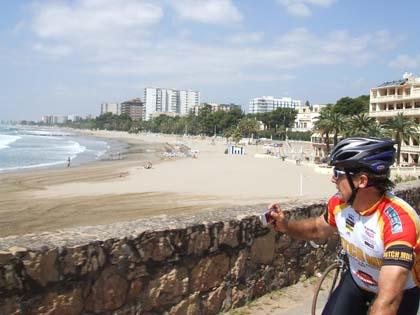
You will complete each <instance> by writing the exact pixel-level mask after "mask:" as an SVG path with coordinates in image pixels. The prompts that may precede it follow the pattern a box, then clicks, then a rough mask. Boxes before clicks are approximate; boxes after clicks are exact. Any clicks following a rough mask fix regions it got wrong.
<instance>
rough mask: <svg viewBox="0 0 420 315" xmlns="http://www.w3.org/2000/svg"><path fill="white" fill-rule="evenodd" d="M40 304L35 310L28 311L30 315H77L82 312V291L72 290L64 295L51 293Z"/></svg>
mask: <svg viewBox="0 0 420 315" xmlns="http://www.w3.org/2000/svg"><path fill="white" fill-rule="evenodd" d="M40 304H41V305H40V306H39V307H38V308H37V309H31V310H30V312H31V313H30V314H31V315H32V314H33V315H78V314H80V313H81V311H82V310H83V300H82V291H81V290H80V289H74V290H72V291H70V292H66V293H56V292H51V293H49V294H47V296H46V297H45V298H44V299H43V300H42V302H41V303H40ZM25 314H26V313H25ZM28 315H29V314H28Z"/></svg>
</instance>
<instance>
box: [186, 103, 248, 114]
mask: <svg viewBox="0 0 420 315" xmlns="http://www.w3.org/2000/svg"><path fill="white" fill-rule="evenodd" d="M204 106H210V107H211V111H212V112H216V111H219V110H221V111H224V112H228V111H230V110H232V109H241V105H236V104H219V103H202V104H199V105H195V106H194V107H193V108H192V112H193V113H194V114H195V115H196V116H197V115H198V111H199V110H200V108H203V107H204Z"/></svg>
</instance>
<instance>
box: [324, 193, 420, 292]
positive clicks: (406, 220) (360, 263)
mask: <svg viewBox="0 0 420 315" xmlns="http://www.w3.org/2000/svg"><path fill="white" fill-rule="evenodd" d="M324 218H325V220H326V221H327V223H328V224H329V225H331V226H333V227H336V228H337V229H338V232H339V234H340V238H341V243H342V246H343V248H344V249H345V250H346V252H347V255H348V257H349V264H350V271H351V275H352V277H353V279H354V281H355V282H356V284H357V285H358V286H359V287H360V288H362V289H364V290H367V291H370V292H374V293H377V291H378V278H379V271H380V268H381V266H382V265H398V266H403V267H405V268H408V269H411V270H412V272H411V273H410V275H409V278H408V281H407V284H406V287H405V289H409V288H413V287H415V286H420V255H418V254H419V252H420V220H419V217H418V215H417V213H416V212H415V210H414V209H413V208H412V207H411V206H410V205H409V204H407V203H406V202H405V201H404V200H402V199H401V198H398V197H396V196H395V195H393V194H392V193H390V192H387V193H386V194H385V195H384V196H383V197H382V198H381V199H380V200H379V201H378V202H377V203H376V204H375V205H373V206H372V207H371V208H370V209H367V210H365V211H363V212H360V213H359V212H356V211H355V210H354V209H353V208H352V207H351V206H349V205H348V204H346V202H345V201H344V200H343V199H342V198H341V197H340V195H339V194H337V195H335V196H333V197H331V198H330V200H329V201H328V210H327V211H326V212H325V215H324Z"/></svg>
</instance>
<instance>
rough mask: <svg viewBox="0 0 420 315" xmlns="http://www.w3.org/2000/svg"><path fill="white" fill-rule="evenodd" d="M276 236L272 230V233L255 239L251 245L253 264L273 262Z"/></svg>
mask: <svg viewBox="0 0 420 315" xmlns="http://www.w3.org/2000/svg"><path fill="white" fill-rule="evenodd" d="M275 237H276V234H275V232H274V231H270V233H268V234H266V235H264V236H261V237H258V238H256V239H255V240H254V243H253V244H252V246H251V263H252V264H270V263H272V262H273V258H274V248H275Z"/></svg>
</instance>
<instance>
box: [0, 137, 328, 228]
mask: <svg viewBox="0 0 420 315" xmlns="http://www.w3.org/2000/svg"><path fill="white" fill-rule="evenodd" d="M83 134H84V135H92V136H98V137H104V138H112V139H118V140H121V141H124V142H127V143H128V144H129V149H128V151H127V152H125V153H123V154H122V158H123V159H122V160H108V161H97V162H94V163H90V164H86V165H82V166H79V167H75V168H65V169H51V170H34V171H28V172H22V173H14V174H1V175H0V179H1V182H0V200H1V201H0V218H1V219H0V236H7V235H15V234H26V233H33V232H43V231H51V230H56V229H62V228H67V227H75V226H86V225H96V224H108V223H113V222H119V221H129V220H134V219H138V218H143V217H148V216H154V215H159V214H168V213H170V214H173V215H176V214H177V213H179V214H185V213H193V212H197V211H211V210H212V209H222V208H224V207H229V206H235V205H238V206H239V205H255V204H268V203H269V202H272V201H285V202H286V201H288V202H293V200H297V199H302V198H326V197H328V196H329V195H331V194H332V193H333V192H334V191H335V188H334V185H333V184H331V183H330V180H329V179H330V175H329V174H320V173H317V172H315V171H314V169H313V167H311V166H306V165H301V166H298V165H295V163H294V162H292V161H281V160H280V159H259V158H255V157H254V155H255V154H261V153H264V147H263V146H262V145H258V146H255V145H251V146H247V147H246V152H247V154H246V155H245V156H230V155H225V154H224V151H225V149H226V143H225V140H224V139H220V140H219V141H215V142H214V141H211V139H198V138H191V137H190V138H188V137H187V138H185V137H177V136H162V135H153V134H146V135H144V134H140V135H131V134H128V133H122V132H106V131H97V132H90V131H87V132H83ZM185 146H187V147H189V148H191V149H193V150H196V152H198V154H197V155H198V157H197V158H191V157H185V158H177V157H175V158H170V157H168V156H169V155H168V154H165V153H168V152H170V151H171V150H175V151H176V150H178V149H179V148H185ZM146 161H152V165H153V166H152V168H151V169H145V168H144V165H145V163H146Z"/></svg>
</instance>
